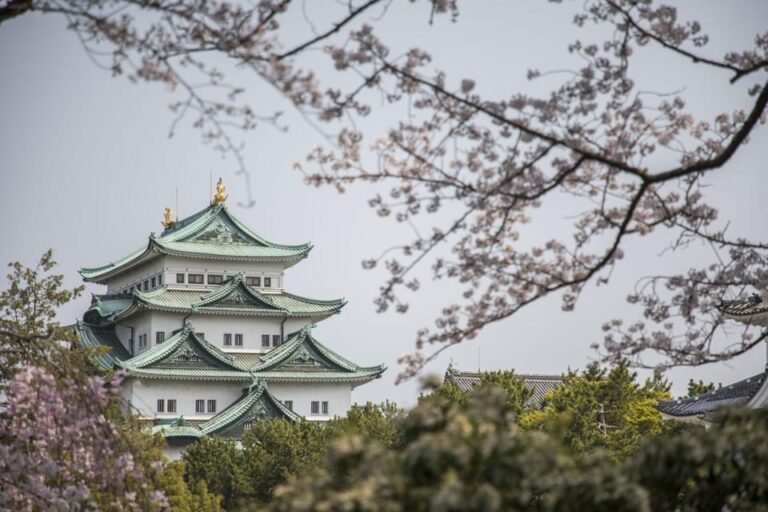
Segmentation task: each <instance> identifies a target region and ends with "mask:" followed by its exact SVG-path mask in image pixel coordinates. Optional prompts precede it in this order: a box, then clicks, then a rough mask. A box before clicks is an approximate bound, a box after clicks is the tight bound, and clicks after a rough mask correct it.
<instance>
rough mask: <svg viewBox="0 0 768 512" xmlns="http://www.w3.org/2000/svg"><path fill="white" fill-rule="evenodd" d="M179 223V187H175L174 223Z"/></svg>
mask: <svg viewBox="0 0 768 512" xmlns="http://www.w3.org/2000/svg"><path fill="white" fill-rule="evenodd" d="M178 221H179V187H176V222H178Z"/></svg>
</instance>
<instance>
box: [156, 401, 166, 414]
mask: <svg viewBox="0 0 768 512" xmlns="http://www.w3.org/2000/svg"><path fill="white" fill-rule="evenodd" d="M157 412H165V400H163V399H162V398H160V399H159V400H158V401H157Z"/></svg>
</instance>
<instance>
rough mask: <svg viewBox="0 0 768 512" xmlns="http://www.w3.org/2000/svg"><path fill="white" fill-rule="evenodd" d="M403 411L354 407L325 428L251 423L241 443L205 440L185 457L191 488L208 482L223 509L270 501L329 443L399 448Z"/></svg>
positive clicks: (316, 459)
mask: <svg viewBox="0 0 768 512" xmlns="http://www.w3.org/2000/svg"><path fill="white" fill-rule="evenodd" d="M402 415H403V413H402V411H401V410H400V409H399V408H398V407H397V406H395V405H394V404H391V403H385V404H382V405H374V404H366V405H365V406H362V407H357V406H355V407H352V409H350V411H349V413H348V415H347V416H346V417H345V418H336V419H333V420H331V421H329V422H328V423H327V424H325V425H323V424H318V423H313V422H310V421H299V422H290V421H286V420H282V419H273V420H264V421H258V422H255V423H254V424H253V425H252V427H251V429H250V430H249V431H248V432H246V434H245V435H244V436H243V438H242V440H241V442H240V443H237V442H235V441H233V440H230V439H223V438H207V437H206V438H203V439H202V440H200V441H199V442H197V443H195V444H193V445H192V446H190V447H189V448H188V449H187V450H186V451H185V452H184V454H183V460H184V463H185V465H186V469H185V478H186V481H187V483H188V485H190V486H195V485H198V484H199V483H200V482H206V483H207V485H208V488H209V489H210V490H211V491H212V492H215V493H217V494H220V495H222V496H223V497H224V501H223V503H222V505H223V506H224V508H226V509H234V508H236V507H238V506H241V505H247V504H250V505H251V506H256V504H258V503H264V502H268V501H269V500H270V499H271V497H272V492H273V490H274V488H275V487H276V486H277V485H279V484H282V483H285V481H286V480H287V479H288V478H289V477H291V476H293V475H296V474H300V473H304V472H307V471H309V470H311V469H312V468H315V467H317V466H319V465H320V463H321V461H322V458H323V454H324V453H325V452H326V451H327V450H328V447H329V446H330V444H331V442H332V440H334V439H337V438H339V437H343V436H348V435H356V436H360V437H361V438H363V439H366V440H368V441H370V442H376V443H380V444H382V445H384V446H386V447H387V448H390V449H395V450H396V449H398V447H399V446H401V445H402V442H403V441H402V436H403V430H402V427H401V425H400V422H401V420H402Z"/></svg>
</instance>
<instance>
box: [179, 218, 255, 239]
mask: <svg viewBox="0 0 768 512" xmlns="http://www.w3.org/2000/svg"><path fill="white" fill-rule="evenodd" d="M179 241H183V242H202V243H216V244H235V245H238V244H240V245H259V246H263V244H260V243H257V242H256V241H255V240H253V239H252V238H250V237H249V236H248V235H247V234H245V233H243V231H241V230H240V229H239V228H238V227H237V226H235V225H234V224H233V223H232V222H231V221H230V220H229V219H227V218H226V217H224V216H223V215H222V214H221V213H220V214H219V215H218V216H217V217H216V219H215V220H214V221H213V222H211V223H210V224H209V225H208V226H207V227H206V228H205V229H204V230H203V231H201V232H200V233H198V234H196V235H193V236H192V237H189V238H186V239H181V240H179Z"/></svg>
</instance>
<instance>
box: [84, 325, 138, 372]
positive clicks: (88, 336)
mask: <svg viewBox="0 0 768 512" xmlns="http://www.w3.org/2000/svg"><path fill="white" fill-rule="evenodd" d="M74 328H75V333H76V334H77V339H78V340H79V342H80V345H81V346H82V347H84V348H89V349H94V352H93V354H92V355H91V359H92V360H93V362H94V363H95V364H96V365H97V366H99V367H101V368H102V369H104V370H111V369H113V368H115V367H116V366H117V365H118V364H119V362H120V361H122V360H125V359H128V358H130V357H131V356H130V354H129V353H128V351H127V350H126V349H125V347H123V345H122V343H120V340H119V339H118V338H117V335H116V334H115V328H114V326H107V327H95V326H90V325H88V324H85V323H83V322H77V324H75V327H74Z"/></svg>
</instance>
